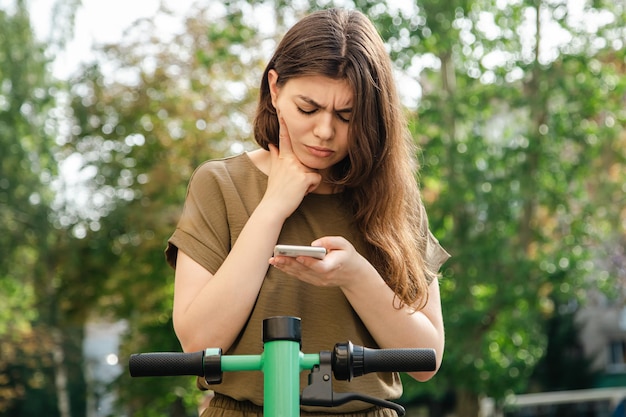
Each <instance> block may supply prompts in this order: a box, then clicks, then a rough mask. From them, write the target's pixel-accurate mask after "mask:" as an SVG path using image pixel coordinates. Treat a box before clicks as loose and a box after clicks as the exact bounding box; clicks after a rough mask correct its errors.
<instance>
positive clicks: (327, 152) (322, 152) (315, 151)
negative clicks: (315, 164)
mask: <svg viewBox="0 0 626 417" xmlns="http://www.w3.org/2000/svg"><path fill="white" fill-rule="evenodd" d="M306 149H307V151H309V153H310V154H311V155H313V156H317V157H319V158H328V157H329V156H331V155H332V154H334V153H335V151H333V150H331V149H328V148H322V147H319V146H306Z"/></svg>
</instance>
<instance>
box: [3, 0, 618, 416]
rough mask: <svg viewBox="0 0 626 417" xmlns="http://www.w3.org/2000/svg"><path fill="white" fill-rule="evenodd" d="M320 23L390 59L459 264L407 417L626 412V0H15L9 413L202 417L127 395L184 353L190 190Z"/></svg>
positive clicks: (183, 390)
mask: <svg viewBox="0 0 626 417" xmlns="http://www.w3.org/2000/svg"><path fill="white" fill-rule="evenodd" d="M330 6H342V7H348V8H357V9H359V10H361V11H363V12H365V13H366V14H367V15H368V16H370V18H371V19H372V20H373V21H374V22H375V24H376V26H377V27H378V29H379V31H380V33H381V35H382V36H383V38H384V39H385V41H386V43H387V46H388V50H389V53H390V55H391V57H392V59H393V62H394V64H395V68H396V71H397V78H398V83H399V85H400V90H401V92H402V95H403V102H404V104H405V106H406V112H407V115H408V118H409V120H410V123H411V129H412V132H413V135H414V138H415V140H416V142H417V143H418V144H419V146H420V148H421V151H420V155H419V159H420V161H421V172H420V175H419V178H418V180H419V182H420V184H421V186H422V189H423V199H424V201H425V204H426V207H427V210H428V212H429V217H430V225H431V229H432V230H433V232H434V234H435V235H436V236H437V237H438V238H439V240H440V241H441V242H442V244H443V245H444V247H445V248H446V249H448V251H449V252H450V253H451V254H452V255H453V257H452V258H451V260H450V261H448V262H447V263H446V264H445V265H444V268H443V270H442V278H441V289H442V298H443V304H444V315H445V322H446V333H447V346H446V355H445V358H444V362H443V366H442V368H441V370H440V372H439V373H438V375H437V376H436V377H435V378H434V379H433V380H431V381H429V382H428V383H417V382H415V381H412V380H408V379H405V392H404V395H403V397H402V398H401V400H400V402H401V403H403V404H404V405H405V406H406V407H407V409H408V415H409V416H424V417H425V416H430V417H443V416H446V417H448V416H456V417H477V416H483V417H491V416H502V415H506V416H574V417H577V416H586V417H598V416H618V415H619V416H623V415H624V414H623V413H624V410H623V404H620V403H621V401H622V398H624V397H625V396H626V249H625V247H626V161H625V157H626V130H625V128H626V48H625V45H624V42H625V39H626V29H625V27H626V25H625V24H626V1H624V0H450V1H445V2H443V1H438V0H416V1H411V0H404V1H402V0H389V1H369V0H353V1H331V0H318V1H307V0H298V1H281V0H266V1H247V2H246V1H219V2H218V1H212V0H204V1H193V2H192V1H178V2H175V1H165V0H162V1H152V0H151V1H148V0H146V1H132V0H130V1H128V0H127V1H125V2H121V1H117V0H116V1H110V2H102V1H97V0H84V1H80V0H47V1H46V0H31V1H27V0H1V1H0V254H1V256H0V415H2V416H12V417H26V416H51V417H57V416H58V417H83V416H88V417H96V416H98V417H99V416H145V417H153V416H154V417H156V416H171V417H183V416H185V417H187V416H197V415H198V409H199V407H201V403H202V402H203V400H204V397H203V395H204V394H203V393H201V392H199V391H197V390H196V389H195V381H194V379H193V378H147V379H134V380H131V379H130V378H129V376H128V373H127V370H126V369H127V368H126V366H127V361H128V356H129V354H130V353H134V352H148V351H178V350H180V347H179V345H178V343H177V341H176V338H175V336H174V333H173V330H172V323H171V307H172V305H171V304H172V292H173V271H172V270H171V269H170V268H169V267H168V266H167V265H166V263H165V261H164V256H163V250H164V248H165V244H166V240H167V238H168V237H169V236H170V234H171V233H172V232H173V230H174V227H175V225H176V222H177V220H178V216H179V215H180V211H181V209H182V203H183V201H184V197H185V192H186V186H187V181H188V180H189V177H190V175H191V173H192V171H193V169H194V168H195V167H196V166H198V165H199V164H200V163H201V162H202V161H204V160H206V159H210V158H215V157H221V156H225V155H231V154H235V153H240V152H243V151H245V150H249V149H252V148H253V147H254V144H253V140H252V138H251V128H250V125H251V116H252V114H253V110H254V108H255V105H256V99H257V88H258V85H259V82H260V77H261V73H262V69H263V67H264V64H265V62H266V61H267V59H268V58H269V56H270V54H271V52H272V51H273V48H274V47H275V46H276V42H277V40H279V39H280V36H281V35H282V34H283V33H284V32H285V30H286V29H287V28H289V27H290V26H291V25H292V24H293V23H295V21H296V20H297V19H298V18H300V17H301V16H303V15H304V14H306V13H308V12H310V11H312V10H315V9H320V8H327V7H330ZM198 326H199V327H198V328H199V331H201V328H202V326H210V317H207V322H206V323H198ZM338 342H340V341H338ZM304 349H306V347H304ZM307 353H314V352H307ZM619 413H622V414H619Z"/></svg>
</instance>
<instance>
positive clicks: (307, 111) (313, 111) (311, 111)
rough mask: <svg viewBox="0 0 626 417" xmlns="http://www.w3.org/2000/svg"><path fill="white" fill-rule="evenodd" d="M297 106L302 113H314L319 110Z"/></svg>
mask: <svg viewBox="0 0 626 417" xmlns="http://www.w3.org/2000/svg"><path fill="white" fill-rule="evenodd" d="M296 108H297V109H298V111H299V112H300V113H302V114H308V115H310V114H313V113H315V112H316V111H317V109H312V110H304V109H302V108H300V107H298V106H296Z"/></svg>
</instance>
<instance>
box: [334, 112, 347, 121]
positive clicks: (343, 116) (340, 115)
mask: <svg viewBox="0 0 626 417" xmlns="http://www.w3.org/2000/svg"><path fill="white" fill-rule="evenodd" d="M337 118H339V120H341V121H342V122H345V123H349V122H350V113H345V112H341V113H337Z"/></svg>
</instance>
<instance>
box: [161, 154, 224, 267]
mask: <svg viewBox="0 0 626 417" xmlns="http://www.w3.org/2000/svg"><path fill="white" fill-rule="evenodd" d="M220 167H221V166H220V163H219V162H216V161H212V162H207V163H204V164H203V165H201V166H199V167H198V168H197V169H196V170H195V172H194V173H193V175H192V176H191V179H190V181H189V185H188V187H187V197H186V198H185V204H184V207H183V212H182V214H181V218H180V220H179V222H178V225H177V226H176V230H175V231H174V233H173V234H172V236H171V237H170V239H169V240H168V244H167V248H166V249H165V257H166V259H167V262H168V264H169V265H170V266H171V267H172V268H175V267H176V259H177V256H178V250H182V251H183V252H185V254H187V255H188V256H189V257H191V258H192V259H193V260H194V261H196V262H198V263H199V264H200V265H202V266H203V267H204V268H205V269H207V270H208V271H209V272H211V273H215V272H216V271H217V269H218V268H219V267H220V265H221V264H222V263H223V261H224V259H226V256H227V255H228V252H229V250H230V233H229V229H228V222H227V221H226V219H227V209H226V204H225V197H224V187H227V186H228V185H227V182H225V181H223V178H220V177H223V175H220V174H221V172H220Z"/></svg>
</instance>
